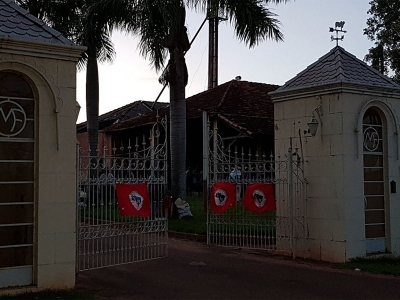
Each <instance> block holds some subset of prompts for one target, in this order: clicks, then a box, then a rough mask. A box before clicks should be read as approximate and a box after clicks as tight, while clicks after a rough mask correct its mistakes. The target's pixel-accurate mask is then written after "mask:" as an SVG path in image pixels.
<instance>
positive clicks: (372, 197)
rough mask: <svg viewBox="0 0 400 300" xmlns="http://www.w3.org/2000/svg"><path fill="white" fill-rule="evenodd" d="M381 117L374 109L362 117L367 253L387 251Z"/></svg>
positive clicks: (385, 193) (383, 143) (382, 123)
mask: <svg viewBox="0 0 400 300" xmlns="http://www.w3.org/2000/svg"><path fill="white" fill-rule="evenodd" d="M382 115H383V114H382V113H381V111H380V110H378V109H377V108H375V107H371V108H369V109H367V111H366V112H365V114H364V118H363V138H364V141H363V166H364V201H365V203H364V210H365V239H366V252H367V253H380V252H387V251H388V247H387V238H388V237H387V224H386V215H387V212H386V210H387V207H386V206H387V205H386V198H387V191H386V190H387V182H386V181H387V180H385V179H386V178H387V176H386V174H387V169H386V165H387V164H386V160H387V150H386V139H385V138H384V136H385V135H386V128H385V124H384V120H383V118H382V117H381V116H382Z"/></svg>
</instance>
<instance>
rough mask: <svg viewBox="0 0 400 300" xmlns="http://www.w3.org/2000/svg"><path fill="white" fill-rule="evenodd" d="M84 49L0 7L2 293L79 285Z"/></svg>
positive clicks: (8, 5)
mask: <svg viewBox="0 0 400 300" xmlns="http://www.w3.org/2000/svg"><path fill="white" fill-rule="evenodd" d="M84 50H85V48H84V47H79V46H77V45H75V44H74V43H72V42H71V41H70V40H68V39H66V38H64V37H63V36H62V35H61V34H60V33H59V32H57V31H55V30H53V29H52V28H50V27H48V26H46V25H45V24H44V23H43V22H42V21H40V20H38V19H37V18H35V17H33V16H31V15H30V14H28V13H27V12H26V11H25V10H23V9H21V8H20V7H19V6H18V5H16V4H15V3H14V1H11V0H0V170H1V172H0V294H7V293H10V292H13V293H17V292H21V291H29V290H37V289H50V288H71V287H73V286H74V284H75V252H76V246H75V245H76V235H75V228H76V169H75V165H76V135H75V123H76V118H77V115H76V63H77V61H78V59H79V58H80V57H81V54H82V52H83V51H84Z"/></svg>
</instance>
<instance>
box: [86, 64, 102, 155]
mask: <svg viewBox="0 0 400 300" xmlns="http://www.w3.org/2000/svg"><path fill="white" fill-rule="evenodd" d="M86 118H87V133H88V139H89V147H90V155H91V156H96V155H97V151H96V150H97V148H98V137H99V70H98V65H97V59H96V57H89V58H88V62H87V66H86Z"/></svg>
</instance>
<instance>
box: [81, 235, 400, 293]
mask: <svg viewBox="0 0 400 300" xmlns="http://www.w3.org/2000/svg"><path fill="white" fill-rule="evenodd" d="M77 288H78V289H79V290H86V291H91V292H92V293H94V294H95V295H97V296H98V297H99V299H115V300H122V299H124V300H125V299H400V279H399V278H395V277H391V276H383V275H370V274H364V273H362V272H357V271H353V270H335V269H331V268H330V267H329V266H328V265H325V264H318V263H310V262H305V261H292V260H290V259H285V258H274V257H265V256H262V255H256V254H252V253H247V252H245V251H240V250H232V249H224V248H220V247H211V248H209V247H207V246H206V245H204V244H201V243H196V242H189V241H182V240H177V239H173V238H170V241H169V256H168V257H167V258H164V259H158V260H153V261H146V262H140V263H133V264H128V265H123V266H118V267H110V268H105V269H99V270H92V271H86V272H82V273H80V274H79V276H78V279H77Z"/></svg>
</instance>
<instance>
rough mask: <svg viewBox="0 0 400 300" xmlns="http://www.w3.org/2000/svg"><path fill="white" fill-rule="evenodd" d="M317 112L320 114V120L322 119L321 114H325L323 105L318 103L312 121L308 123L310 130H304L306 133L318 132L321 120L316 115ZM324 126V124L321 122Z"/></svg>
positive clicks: (313, 134) (312, 134)
mask: <svg viewBox="0 0 400 300" xmlns="http://www.w3.org/2000/svg"><path fill="white" fill-rule="evenodd" d="M315 113H317V114H318V117H319V120H320V121H321V116H322V114H323V112H322V107H321V105H318V106H317V107H316V108H315V109H314V110H313V112H312V116H311V121H310V122H308V123H307V125H308V130H304V134H307V133H309V134H311V136H313V137H314V136H315V135H316V134H317V130H318V125H319V122H318V120H317V118H316V117H315ZM321 126H322V124H321Z"/></svg>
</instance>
